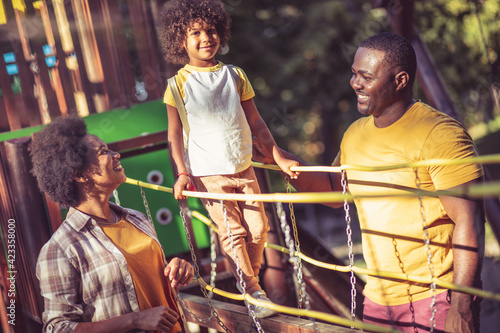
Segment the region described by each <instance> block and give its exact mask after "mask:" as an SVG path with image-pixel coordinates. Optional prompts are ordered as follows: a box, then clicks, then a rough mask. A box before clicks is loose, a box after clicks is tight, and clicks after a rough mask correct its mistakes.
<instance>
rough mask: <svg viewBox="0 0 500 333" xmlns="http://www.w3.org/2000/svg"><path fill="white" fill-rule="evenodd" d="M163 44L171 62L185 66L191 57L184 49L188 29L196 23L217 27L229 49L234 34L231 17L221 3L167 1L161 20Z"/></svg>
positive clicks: (211, 1)
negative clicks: (231, 29)
mask: <svg viewBox="0 0 500 333" xmlns="http://www.w3.org/2000/svg"><path fill="white" fill-rule="evenodd" d="M160 22H161V23H160V34H159V36H160V42H161V44H162V48H163V52H164V54H165V58H166V59H167V61H168V62H170V63H173V64H177V65H185V64H187V63H189V57H188V55H187V53H186V50H185V49H184V41H185V40H186V33H187V30H188V28H190V27H191V26H192V24H193V23H196V22H205V23H207V24H210V25H213V26H214V27H215V29H216V30H217V34H218V35H219V38H220V45H221V46H225V45H226V44H227V41H228V40H229V37H230V35H231V33H230V26H231V18H230V17H229V14H228V13H227V12H226V10H225V8H224V5H223V4H222V3H221V2H220V1H218V0H175V1H169V2H167V4H166V6H165V8H164V9H163V11H162V13H161V18H160Z"/></svg>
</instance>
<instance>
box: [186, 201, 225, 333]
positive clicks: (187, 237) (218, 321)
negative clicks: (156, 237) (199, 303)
mask: <svg viewBox="0 0 500 333" xmlns="http://www.w3.org/2000/svg"><path fill="white" fill-rule="evenodd" d="M177 204H178V205H179V212H180V215H181V219H182V225H183V227H184V232H185V234H186V239H187V242H188V246H189V251H190V252H191V260H192V261H193V266H194V269H195V274H196V276H198V277H200V276H201V275H200V268H199V267H198V263H197V260H196V254H195V252H194V247H193V242H192V240H191V236H190V234H189V230H188V226H187V222H186V215H185V213H184V208H183V207H182V202H181V201H177ZM200 289H201V292H202V293H203V296H205V298H206V299H207V302H208V305H209V306H210V317H208V318H199V317H198V316H196V315H195V314H194V313H193V312H192V311H191V310H190V309H189V307H187V306H186V304H185V303H184V301H183V300H182V299H181V298H180V297H179V300H180V301H181V303H182V305H183V306H184V308H185V309H186V310H187V311H188V312H189V314H190V315H191V316H193V318H195V319H196V320H198V321H199V322H208V321H209V320H211V319H212V318H213V317H215V319H216V320H217V323H218V324H219V326H220V327H221V328H222V329H223V330H224V332H227V333H231V331H230V330H229V329H228V328H227V327H226V325H225V324H224V322H223V321H222V320H221V319H220V317H219V314H218V313H217V311H216V310H215V308H214V306H213V304H212V302H211V300H210V297H208V292H207V290H206V288H204V287H203V286H201V285H200Z"/></svg>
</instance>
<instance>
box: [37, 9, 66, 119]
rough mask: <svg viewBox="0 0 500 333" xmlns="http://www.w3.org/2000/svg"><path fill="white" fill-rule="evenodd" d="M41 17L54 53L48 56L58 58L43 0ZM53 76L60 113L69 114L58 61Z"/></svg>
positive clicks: (53, 69) (52, 69)
mask: <svg viewBox="0 0 500 333" xmlns="http://www.w3.org/2000/svg"><path fill="white" fill-rule="evenodd" d="M40 15H41V16H42V22H43V29H44V30H45V37H46V38H47V44H48V45H49V46H50V47H51V49H52V53H51V54H49V55H45V56H46V57H47V56H53V57H56V55H57V51H56V41H55V39H54V32H53V30H52V23H51V21H50V16H49V11H48V10H47V4H46V2H45V0H42V2H41V4H40ZM49 71H50V74H51V78H50V79H51V83H52V87H53V89H54V92H55V94H56V98H57V103H58V105H59V111H60V112H61V114H68V105H67V104H66V98H65V97H64V89H63V87H62V84H61V77H60V76H59V63H58V61H57V60H56V62H55V64H54V66H53V67H50V68H49Z"/></svg>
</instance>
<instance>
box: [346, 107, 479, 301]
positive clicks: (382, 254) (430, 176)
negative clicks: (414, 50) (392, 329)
mask: <svg viewBox="0 0 500 333" xmlns="http://www.w3.org/2000/svg"><path fill="white" fill-rule="evenodd" d="M476 155H477V153H476V150H475V148H474V144H473V142H472V139H471V138H470V136H469V135H468V134H467V133H466V131H465V129H464V128H463V127H462V125H461V124H460V123H459V122H457V121H455V120H454V119H453V118H451V117H449V116H447V115H445V114H443V113H441V112H438V111H436V110H435V109H433V108H431V107H430V106H428V105H425V104H423V103H421V102H417V103H415V104H414V105H413V106H412V107H411V108H410V109H409V110H408V111H407V112H406V113H405V114H404V115H403V116H402V117H401V118H400V119H399V120H397V121H396V122H395V123H394V124H392V125H390V126H388V127H385V128H377V127H376V126H375V124H374V121H373V117H371V116H370V117H365V118H361V119H359V120H358V121H356V122H355V123H353V124H352V125H351V126H350V127H349V129H348V130H347V131H346V133H345V134H344V138H343V140H342V143H341V152H340V163H341V164H354V165H362V166H370V167H373V166H388V165H396V164H405V163H411V162H417V161H423V160H429V159H441V158H443V159H463V158H467V157H474V156H476ZM417 175H418V177H417ZM482 175H483V170H482V167H481V165H477V164H461V165H448V166H443V165H441V166H439V165H435V166H429V167H420V168H418V172H417V174H416V173H415V170H414V169H413V168H404V169H396V170H388V171H376V172H363V171H352V170H348V171H347V177H348V183H349V191H350V192H351V193H352V194H353V195H355V196H357V195H363V194H371V193H381V192H383V193H386V194H389V195H405V194H408V193H410V192H411V191H414V189H416V188H417V182H418V183H419V184H420V185H419V186H420V188H421V189H422V190H425V191H435V190H444V189H449V188H452V187H455V186H458V185H461V184H463V183H465V182H468V181H471V180H474V179H477V178H479V177H481V176H482ZM422 203H423V205H422V206H421V205H420V202H419V199H418V198H417V197H416V196H413V197H404V196H393V197H381V198H370V199H366V198H358V199H355V204H356V208H357V211H358V216H359V220H360V226H361V231H362V242H363V255H364V258H365V261H366V263H367V266H368V268H369V269H375V270H381V271H390V272H398V273H405V274H410V275H418V276H422V277H430V268H429V265H428V263H427V251H426V246H425V244H424V233H423V228H424V224H425V225H426V226H427V227H428V234H429V239H430V248H431V253H432V266H433V276H434V277H436V278H439V279H442V280H445V281H450V282H451V281H452V280H453V253H452V235H453V229H454V226H455V225H454V223H453V221H452V220H451V219H450V218H449V217H448V215H447V214H446V212H445V210H444V208H443V206H442V205H441V202H440V200H439V199H438V198H435V197H429V196H424V197H423V202H422ZM422 216H424V217H425V222H424V220H423V217H422ZM444 291H445V290H444V289H439V290H438V293H440V292H444ZM364 293H365V296H366V297H368V298H369V299H370V300H372V301H374V302H376V303H379V304H382V305H399V304H405V303H409V302H410V296H411V300H412V301H418V300H420V299H424V298H427V297H430V294H429V288H428V286H423V285H417V284H411V285H409V284H408V282H406V281H395V280H385V279H379V278H376V277H368V278H367V284H366V286H365V291H364Z"/></svg>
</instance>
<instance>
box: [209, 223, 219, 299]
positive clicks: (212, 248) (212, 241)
mask: <svg viewBox="0 0 500 333" xmlns="http://www.w3.org/2000/svg"><path fill="white" fill-rule="evenodd" d="M209 229H210V286H211V287H212V288H215V279H216V278H217V262H216V260H217V253H216V252H215V238H216V237H215V235H216V234H215V230H214V228H211V227H209ZM213 295H214V293H213V291H210V292H209V293H208V297H209V298H212V297H213Z"/></svg>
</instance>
